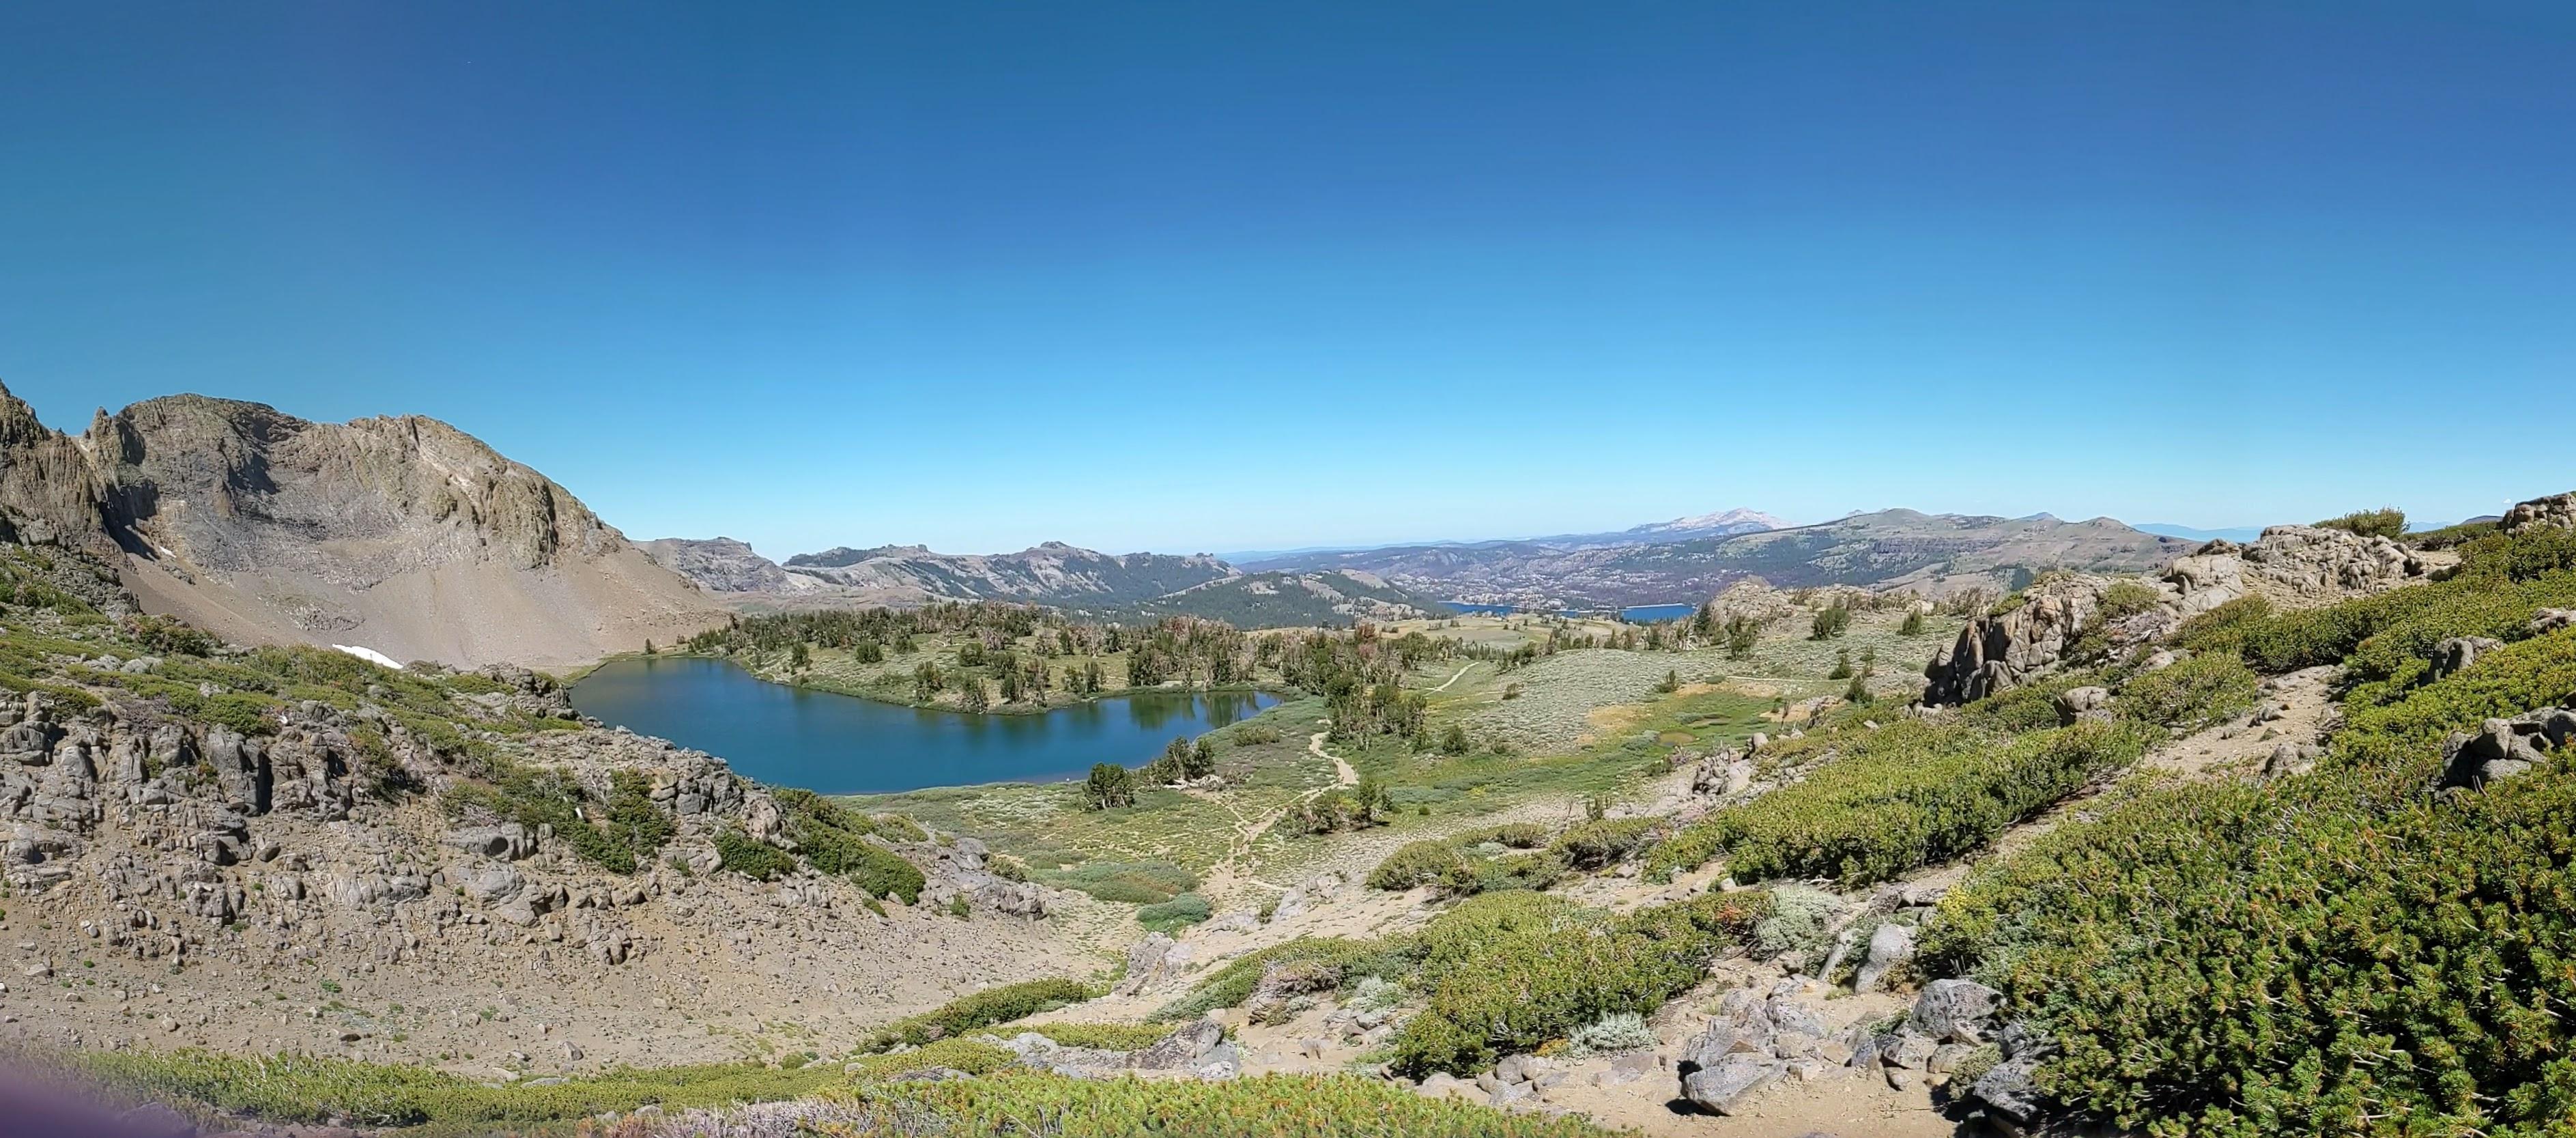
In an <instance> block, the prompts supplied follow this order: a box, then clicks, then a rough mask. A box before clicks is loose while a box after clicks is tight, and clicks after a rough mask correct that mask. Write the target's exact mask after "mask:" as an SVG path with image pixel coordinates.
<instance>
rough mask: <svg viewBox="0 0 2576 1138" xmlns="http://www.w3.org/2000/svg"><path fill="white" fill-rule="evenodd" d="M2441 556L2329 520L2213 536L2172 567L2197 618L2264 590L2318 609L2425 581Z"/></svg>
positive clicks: (2283, 601)
mask: <svg viewBox="0 0 2576 1138" xmlns="http://www.w3.org/2000/svg"><path fill="white" fill-rule="evenodd" d="M2439 561H2440V559H2435V558H2427V557H2425V556H2424V555H2422V554H2419V553H2416V552H2415V551H2413V550H2410V549H2408V548H2406V547H2405V546H2404V545H2401V544H2399V543H2397V542H2395V541H2392V540H2390V539H2388V538H2384V537H2364V536H2362V535H2360V534H2355V533H2349V532H2346V531H2344V530H2339V529H2328V528H2325V527H2322V526H2273V527H2272V528H2270V529H2267V530H2264V531H2263V536H2262V538H2261V539H2259V540H2257V541H2255V542H2254V543H2253V544H2252V545H2238V544H2236V543H2234V542H2231V541H2225V540H2220V541H2213V542H2210V543H2209V544H2208V545H2206V546H2203V547H2201V549H2200V551H2199V552H2197V553H2194V554H2192V555H2191V556H2189V557H2185V558H2182V559H2180V560H2177V561H2175V562H2174V563H2173V565H2172V566H2171V567H2169V568H2167V569H2166V570H2165V574H2164V577H2165V580H2166V581H2168V582H2170V583H2171V584H2173V585H2174V586H2176V587H2177V588H2179V589H2180V590H2181V611H2182V614H2183V615H2184V616H2193V615H2197V614H2199V613H2203V612H2207V611H2209V610H2210V609H2214V608H2217V607H2218V606H2220V605H2222V604H2225V603H2227V602H2229V601H2232V600H2235V599H2236V598H2238V597H2242V596H2248V595H2252V594H2261V595H2262V596H2264V597H2266V598H2269V599H2270V600H2271V601H2272V603H2273V604H2275V605H2277V606H2280V607H2283V608H2312V607H2315V606H2317V605H2325V604H2333V603H2334V602H2336V601H2340V600H2345V599H2348V598H2351V597H2358V596H2366V595H2368V594H2371V593H2381V592H2386V591H2388V590H2390V589H2393V588H2396V587H2398V586H2400V585H2405V584H2409V583H2412V582H2415V581H2419V580H2422V579H2423V577H2424V576H2425V574H2426V573H2427V572H2428V571H2430V570H2431V569H2432V568H2433V567H2435V565H2437V564H2438V563H2439Z"/></svg>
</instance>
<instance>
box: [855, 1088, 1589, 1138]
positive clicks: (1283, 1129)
mask: <svg viewBox="0 0 2576 1138" xmlns="http://www.w3.org/2000/svg"><path fill="white" fill-rule="evenodd" d="M871 1101H875V1102H880V1103H884V1104H886V1105H888V1106H890V1107H897V1108H900V1109H899V1110H898V1114H899V1115H900V1116H904V1117H915V1118H921V1117H927V1118H931V1119H937V1120H938V1121H939V1123H940V1124H941V1126H942V1127H943V1128H942V1129H941V1130H940V1131H939V1133H944V1134H957V1135H970V1134H973V1135H982V1134H994V1135H1000V1134H1021V1133H1030V1132H1031V1130H1030V1128H1029V1120H1031V1119H1045V1120H1046V1122H1045V1129H1044V1133H1046V1134H1048V1135H1050V1136H1052V1138H1135V1136H1136V1135H1145V1134H1161V1135H1174V1136H1180V1135H1207V1136H1215V1135H1261V1136H1263V1138H1349V1136H1352V1135H1397V1134H1400V1135H1404V1136H1405V1138H1609V1132H1608V1131H1604V1130H1602V1129H1600V1128H1598V1127H1595V1126H1593V1125H1592V1124H1591V1123H1589V1122H1585V1121H1582V1120H1580V1119H1574V1118H1550V1117H1547V1116H1544V1115H1536V1114H1506V1113H1504V1112H1502V1111H1498V1110H1495V1109H1493V1108H1491V1107H1487V1106H1478V1105H1469V1104H1467V1103H1464V1102H1460V1101H1457V1100H1455V1099H1445V1098H1443V1099H1434V1098H1424V1097H1422V1096H1420V1095H1416V1094H1414V1093H1412V1092H1410V1091H1407V1090H1404V1089H1403V1088H1401V1087H1398V1086H1396V1085H1394V1084H1391V1083H1389V1082H1387V1081H1385V1080H1383V1079H1369V1078H1361V1077H1358V1076H1355V1075H1256V1076H1253V1077H1250V1078H1243V1079H1228V1080H1223V1081H1218V1082H1191V1081H1183V1082H1165V1081H1154V1082H1148V1081H1145V1080H1142V1079H1135V1078H1125V1079H1067V1078H1062V1077H1058V1076H1051V1075H1045V1074H1040V1073H1036V1072H1008V1073H1004V1074H1000V1075H996V1076H994V1077H991V1078H984V1079H953V1080H948V1081H944V1082H924V1083H907V1084H895V1085H891V1086H887V1087H883V1088H881V1089H878V1090H875V1091H872V1092H871Z"/></svg>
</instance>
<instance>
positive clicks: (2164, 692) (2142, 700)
mask: <svg viewBox="0 0 2576 1138" xmlns="http://www.w3.org/2000/svg"><path fill="white" fill-rule="evenodd" d="M2262 683H2263V681H2262V680H2261V678H2259V677H2257V676H2256V675H2255V674H2254V672H2253V669H2250V668H2247V667H2246V666H2245V661H2243V660H2240V659H2238V658H2236V657H2235V656H2231V655H2228V654H2225V653H2221V652H2212V653H2206V654H2203V655H2198V656H2194V657H2191V658H2190V659H2187V660H2184V661H2181V662H2180V663H2176V664H2171V665H2167V666H2166V667H2164V668H2161V669H2158V670H2156V671H2153V672H2147V673H2145V674H2142V675H2138V676H2134V677H2132V678H2130V679H2129V680H2128V681H2127V682H2125V683H2123V684H2121V685H2120V690H2119V694H2118V696H2117V698H2115V699H2114V700H2112V709H2113V710H2114V711H2116V712H2118V713H2119V714H2120V715H2123V716H2126V717H2128V718H2130V719H2135V720H2137V721H2139V722H2142V723H2152V724H2155V725H2156V726H2159V727H2172V728H2176V729H2179V730H2183V731H2195V730H2198V729H2200V728H2202V727H2205V726H2208V725H2209V724H2212V723H2216V722H2218V721H2220V720H2223V719H2226V718H2228V717H2230V716H2233V715H2235V714H2236V713H2238V712H2240V711H2244V710H2246V709H2248V708H2250V707H2253V706H2254V702H2255V700H2256V699H2257V698H2258V697H2259V696H2260V695H2261V691H2262Z"/></svg>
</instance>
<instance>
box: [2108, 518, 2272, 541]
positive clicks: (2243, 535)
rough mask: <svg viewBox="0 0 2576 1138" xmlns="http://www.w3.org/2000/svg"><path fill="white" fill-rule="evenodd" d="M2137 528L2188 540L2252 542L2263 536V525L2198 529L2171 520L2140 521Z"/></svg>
mask: <svg viewBox="0 0 2576 1138" xmlns="http://www.w3.org/2000/svg"><path fill="white" fill-rule="evenodd" d="M2135 528H2136V529H2137V530H2138V532H2140V533H2152V534H2162V535H2163V536H2165V537H2179V538H2182V539H2184V540H2186V541H2217V540H2219V539H2221V538H2224V539H2226V540H2228V541H2233V542H2239V543H2251V542H2253V541H2254V540H2255V539H2256V538H2259V537H2262V536H2263V527H2261V526H2230V527H2226V528H2222V529H2198V528H2195V527H2192V526H2178V525H2175V524H2173V523H2171V522H2140V523H2138V525H2137V526H2136V527H2135Z"/></svg>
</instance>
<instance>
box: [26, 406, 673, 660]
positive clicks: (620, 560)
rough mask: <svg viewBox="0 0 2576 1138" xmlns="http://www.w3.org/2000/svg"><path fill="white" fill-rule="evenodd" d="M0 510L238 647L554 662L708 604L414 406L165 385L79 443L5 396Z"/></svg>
mask: <svg viewBox="0 0 2576 1138" xmlns="http://www.w3.org/2000/svg"><path fill="white" fill-rule="evenodd" d="M0 525H5V526H6V527H7V533H5V534H0V537H7V538H9V539H10V540H15V541H18V542H21V543H28V544H39V545H51V546H57V547H61V548H64V549H70V550H74V551H76V552H80V553H83V554H86V555H89V556H91V557H94V558H98V559H100V560H103V561H106V562H109V563H111V564H117V565H119V566H120V567H121V569H122V570H123V575H124V584H125V586H126V587H127V588H128V589H130V590H131V591H132V592H133V594H134V595H135V596H136V597H137V598H138V599H139V600H140V602H141V605H142V607H143V608H145V609H146V610H148V611H153V612H162V613H168V614H171V615H176V616H180V617H183V618H185V619H187V620H189V621H190V622H192V623H195V624H198V625H201V626H203V627H205V628H207V629H209V630H210V631H213V632H216V633H218V634H220V635H223V636H226V637H228V638H231V639H235V640H241V641H246V642H254V643H256V642H274V641H297V640H300V641H306V642H311V643H321V644H344V645H351V646H359V647H366V648H369V649H372V650H374V651H377V652H379V653H382V654H383V655H385V656H388V657H390V658H393V659H397V660H410V659H433V660H439V661H442V662H445V663H451V664H481V663H488V662H494V661H504V660H506V661H513V662H519V663H530V664H563V663H572V662H577V661H582V660H588V659H595V658H597V657H598V656H600V655H603V654H606V653H608V652H612V651H620V650H626V649H631V648H634V647H637V646H639V645H640V644H641V643H642V642H643V641H644V640H645V639H646V638H648V637H655V636H659V637H662V638H666V639H670V638H677V637H680V636H684V635H686V634H688V633H689V632H693V631H696V630H697V629H699V628H702V627H704V626H705V625H707V624H708V623H710V622H712V621H713V620H715V619H717V616H716V614H715V611H714V609H713V606H712V605H710V604H709V603H707V602H706V600H705V599H704V598H703V597H702V596H701V595H700V594H699V593H698V591H697V590H696V589H695V588H694V587H692V586H691V585H690V584H689V583H688V582H686V581H685V580H683V579H681V578H680V577H678V576H676V575H674V574H672V573H670V572H669V571H667V570H665V569H663V568H661V567H660V566H658V565H656V564H654V563H653V562H652V561H651V560H650V559H648V558H646V557H645V556H644V555H643V553H642V552H641V551H639V550H637V549H636V548H635V547H634V546H633V545H631V544H629V543H628V542H627V540H626V539H625V537H624V536H623V535H622V534H620V533H618V532H617V530H615V529H613V528H611V527H610V526H609V525H608V524H607V523H605V522H602V521H601V520H600V519H599V517H598V516H597V515H596V514H593V513H591V512H590V509H589V508H588V507H586V506H584V505H582V504H581V502H580V500H578V499H576V498H574V497H573V496H572V495H571V494H570V493H568V492H566V491H565V490H564V489H563V488H562V487H560V486H557V485H555V484H554V483H553V482H552V481H549V480H548V479H547V478H546V477H545V476H544V475H542V474H539V473H537V472H536V471H534V470H531V469H529V468H527V467H525V466H522V465H520V464H518V463H515V462H512V461H510V460H508V459H506V458H503V457H502V456H501V455H499V454H498V453H496V452H494V451H493V450H492V449H491V448H490V447H488V446H485V445H484V444H483V443H482V442H480V441H479V440H477V439H475V438H474V437H472V436H470V435H467V434H465V433H464V432H462V431H459V430H457V429H455V428H454V427H450V426H448V425H447V424H445V423H441V422H438V421H437V420H434V419H426V418H421V417H418V416H403V417H398V418H380V419H361V420H358V421H357V422H353V423H313V422H307V421H305V420H302V419H298V418H295V417H294V416H291V415H287V414H283V413H281V412H279V411H277V410H276V409H274V408H271V407H266V406H263V405H260V404H257V403H242V402H237V401H233V400H225V399H209V398H206V397H203V396H196V395H178V396H170V397H166V398H161V399H152V400H146V401H144V402H142V403H137V404H135V405H133V406H131V407H128V408H126V409H125V410H123V411H120V412H117V413H115V414H113V415H110V414H107V413H105V412H101V413H100V414H99V416H98V417H97V418H96V419H95V420H94V421H93V422H92V424H91V426H90V429H89V432H88V433H87V434H86V435H84V436H82V437H80V438H78V439H74V438H71V437H68V436H65V435H63V434H62V433H60V432H57V431H53V430H50V429H47V428H46V427H44V426H43V425H42V424H41V423H39V422H37V421H36V418H35V416H34V414H33V413H32V412H30V411H29V410H28V408H27V406H26V404H24V403H22V402H20V401H18V400H17V399H15V398H14V397H10V396H8V395H7V393H6V392H5V391H0Z"/></svg>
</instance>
